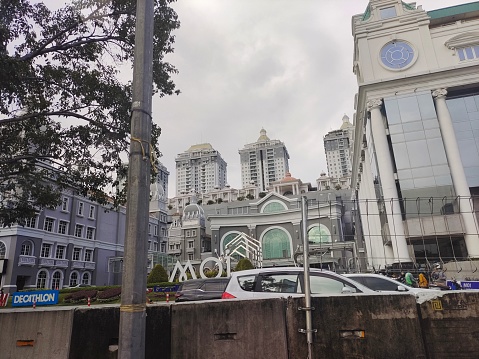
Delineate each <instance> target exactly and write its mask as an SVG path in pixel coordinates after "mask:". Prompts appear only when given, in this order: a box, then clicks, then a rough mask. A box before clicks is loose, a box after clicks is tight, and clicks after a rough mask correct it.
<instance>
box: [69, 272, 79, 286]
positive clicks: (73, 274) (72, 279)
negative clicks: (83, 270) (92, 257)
mask: <svg viewBox="0 0 479 359" xmlns="http://www.w3.org/2000/svg"><path fill="white" fill-rule="evenodd" d="M77 284H78V272H71V274H70V282H69V283H68V285H69V286H70V287H74V286H76V285H77Z"/></svg>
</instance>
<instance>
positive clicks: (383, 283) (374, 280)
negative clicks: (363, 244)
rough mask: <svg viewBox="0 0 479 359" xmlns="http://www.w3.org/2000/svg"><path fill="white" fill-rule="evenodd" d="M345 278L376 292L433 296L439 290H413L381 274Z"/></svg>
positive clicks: (347, 275)
mask: <svg viewBox="0 0 479 359" xmlns="http://www.w3.org/2000/svg"><path fill="white" fill-rule="evenodd" d="M344 276H345V277H348V278H349V279H352V280H354V281H356V282H358V283H361V284H362V285H364V286H366V287H368V288H369V289H372V290H374V291H377V292H391V293H392V292H395V293H396V292H398V293H405V294H414V295H416V296H418V295H421V294H431V293H432V294H434V291H437V290H440V289H439V288H434V289H432V288H429V289H428V288H415V287H410V286H408V285H407V284H405V283H401V282H399V281H398V280H396V279H393V278H390V277H388V276H385V275H381V274H373V273H348V274H344Z"/></svg>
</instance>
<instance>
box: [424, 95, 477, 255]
mask: <svg viewBox="0 0 479 359" xmlns="http://www.w3.org/2000/svg"><path fill="white" fill-rule="evenodd" d="M446 95H447V91H446V89H438V90H436V91H434V92H433V93H432V96H433V97H434V102H435V103H436V111H437V119H438V120H439V127H440V128H441V135H442V141H443V143H444V149H445V150H446V157H447V162H448V164H449V169H450V170H451V176H452V182H453V184H454V190H455V191H456V195H457V196H459V207H460V210H461V216H462V219H463V221H464V227H465V228H464V229H465V234H464V241H465V242H466V247H467V252H468V254H469V257H474V258H477V257H479V238H478V233H477V232H478V228H479V227H478V226H477V220H476V216H475V214H474V210H473V207H472V203H471V192H470V191H469V185H468V184H467V179H466V174H465V173H464V167H463V165H462V160H461V154H460V152H459V147H458V145H457V140H456V135H455V132H454V127H453V125H452V120H451V114H450V113H449V109H448V108H447V104H446Z"/></svg>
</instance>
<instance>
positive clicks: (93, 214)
mask: <svg viewBox="0 0 479 359" xmlns="http://www.w3.org/2000/svg"><path fill="white" fill-rule="evenodd" d="M88 218H90V219H95V206H90V211H89V212H88Z"/></svg>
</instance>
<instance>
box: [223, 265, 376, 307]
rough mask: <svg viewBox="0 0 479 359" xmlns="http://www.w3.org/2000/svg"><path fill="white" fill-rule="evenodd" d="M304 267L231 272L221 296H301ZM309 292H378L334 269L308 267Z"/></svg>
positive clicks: (327, 293) (317, 293)
mask: <svg viewBox="0 0 479 359" xmlns="http://www.w3.org/2000/svg"><path fill="white" fill-rule="evenodd" d="M303 272H304V269H303V268H300V267H272V268H256V269H250V270H244V271H239V272H233V273H231V278H230V281H229V282H228V285H227V286H226V289H225V291H224V293H223V295H222V297H221V298H222V299H234V298H238V299H256V298H277V297H301V296H303V295H304V289H303V288H304V275H303ZM310 284H311V294H313V295H327V296H331V295H346V294H368V295H371V294H373V295H374V294H377V293H376V292H374V291H372V290H370V289H368V288H366V287H365V286H363V285H362V284H359V283H357V282H354V281H352V280H350V279H348V278H346V277H344V276H341V275H339V274H336V273H334V272H330V271H325V270H321V269H315V268H311V269H310Z"/></svg>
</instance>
